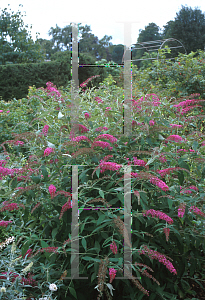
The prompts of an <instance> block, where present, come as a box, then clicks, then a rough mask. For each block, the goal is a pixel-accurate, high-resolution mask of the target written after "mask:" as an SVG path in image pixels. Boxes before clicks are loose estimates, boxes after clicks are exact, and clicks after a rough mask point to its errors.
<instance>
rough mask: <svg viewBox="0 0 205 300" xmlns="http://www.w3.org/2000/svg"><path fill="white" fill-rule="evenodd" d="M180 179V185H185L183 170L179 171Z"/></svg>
mask: <svg viewBox="0 0 205 300" xmlns="http://www.w3.org/2000/svg"><path fill="white" fill-rule="evenodd" d="M178 179H179V183H180V185H183V182H184V174H183V172H182V171H178Z"/></svg>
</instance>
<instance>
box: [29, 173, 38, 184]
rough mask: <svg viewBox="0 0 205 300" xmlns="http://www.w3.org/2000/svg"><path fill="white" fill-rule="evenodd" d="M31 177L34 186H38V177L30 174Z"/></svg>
mask: <svg viewBox="0 0 205 300" xmlns="http://www.w3.org/2000/svg"><path fill="white" fill-rule="evenodd" d="M31 177H32V180H33V182H35V183H36V184H38V183H39V182H40V178H39V176H34V175H33V174H32V176H31Z"/></svg>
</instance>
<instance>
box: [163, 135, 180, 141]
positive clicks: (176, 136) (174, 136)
mask: <svg viewBox="0 0 205 300" xmlns="http://www.w3.org/2000/svg"><path fill="white" fill-rule="evenodd" d="M166 140H168V141H175V142H180V141H182V140H183V138H182V137H181V136H179V135H177V134H176V135H170V136H169V137H168V138H166Z"/></svg>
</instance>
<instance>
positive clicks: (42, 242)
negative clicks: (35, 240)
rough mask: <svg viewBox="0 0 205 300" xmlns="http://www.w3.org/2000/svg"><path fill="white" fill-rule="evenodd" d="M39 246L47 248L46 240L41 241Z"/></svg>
mask: <svg viewBox="0 0 205 300" xmlns="http://www.w3.org/2000/svg"><path fill="white" fill-rule="evenodd" d="M41 247H42V248H48V247H49V245H48V244H47V243H46V242H44V241H41Z"/></svg>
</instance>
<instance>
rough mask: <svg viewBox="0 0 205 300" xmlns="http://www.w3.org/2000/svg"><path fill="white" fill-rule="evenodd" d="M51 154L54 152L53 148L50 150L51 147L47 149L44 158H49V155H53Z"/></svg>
mask: <svg viewBox="0 0 205 300" xmlns="http://www.w3.org/2000/svg"><path fill="white" fill-rule="evenodd" d="M51 152H54V149H53V148H50V147H48V148H46V149H45V150H44V156H48V155H49V154H51Z"/></svg>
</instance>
